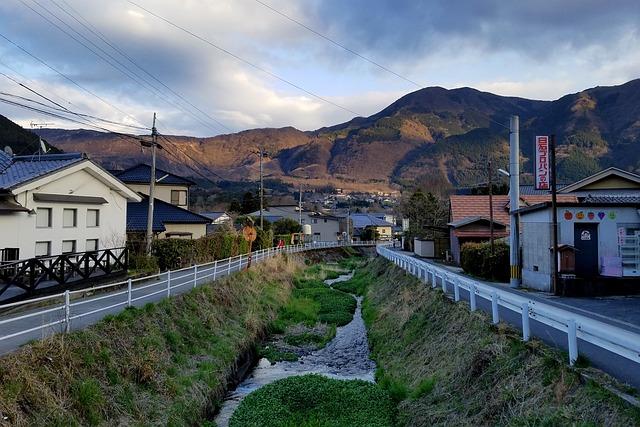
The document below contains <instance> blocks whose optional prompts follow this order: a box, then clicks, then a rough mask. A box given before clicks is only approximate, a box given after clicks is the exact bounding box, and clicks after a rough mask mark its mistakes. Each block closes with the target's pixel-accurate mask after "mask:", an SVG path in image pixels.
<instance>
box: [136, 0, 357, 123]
mask: <svg viewBox="0 0 640 427" xmlns="http://www.w3.org/2000/svg"><path fill="white" fill-rule="evenodd" d="M127 2H128V3H130V4H132V5H133V6H136V7H138V8H140V9H142V10H143V11H145V12H147V13H148V14H150V15H151V16H154V17H155V18H158V19H160V20H161V21H164V22H165V23H167V24H169V25H171V26H172V27H174V28H177V29H179V30H180V31H183V32H185V33H187V34H189V35H190V36H192V37H194V38H196V39H198V40H200V41H201V42H203V43H206V44H208V45H209V46H211V47H213V48H215V49H217V50H219V51H220V52H223V53H225V54H227V55H229V56H231V57H233V58H235V59H236V60H238V61H240V62H242V63H244V64H246V65H249V66H251V67H253V68H255V69H256V70H259V71H261V72H263V73H265V74H268V75H269V76H271V77H273V78H275V79H277V80H280V81H281V82H283V83H285V84H287V85H289V86H291V87H294V88H296V89H298V90H300V91H302V92H304V93H306V94H308V95H310V96H312V97H314V98H316V99H319V100H320V101H322V102H325V103H327V104H330V105H333V106H334V107H337V108H340V109H342V110H344V111H347V112H349V113H351V114H355V115H356V116H361V114H359V113H356V112H355V111H353V110H350V109H349V108H347V107H344V106H342V105H340V104H337V103H335V102H333V101H331V100H329V99H327V98H324V97H322V96H320V95H318V94H316V93H314V92H311V91H310V90H307V89H305V88H303V87H302V86H300V85H298V84H296V83H293V82H292V81H290V80H287V79H285V78H284V77H280V76H279V75H277V74H275V73H274V72H272V71H269V70H267V69H266V68H264V67H261V66H260V65H257V64H254V63H253V62H251V61H249V60H247V59H244V58H242V57H241V56H239V55H237V54H235V53H233V52H231V51H229V50H227V49H225V48H223V47H221V46H218V45H217V44H215V43H213V42H212V41H210V40H208V39H206V38H204V37H203V36H200V35H198V34H196V33H194V32H192V31H190V30H188V29H186V28H185V27H182V26H180V25H178V24H176V23H174V22H172V21H170V20H169V19H167V18H165V17H163V16H160V15H158V14H156V13H154V12H152V11H150V10H149V9H146V8H144V7H143V6H141V5H139V4H137V3H135V2H133V1H131V0H127Z"/></svg>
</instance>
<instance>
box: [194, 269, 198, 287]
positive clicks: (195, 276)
mask: <svg viewBox="0 0 640 427" xmlns="http://www.w3.org/2000/svg"><path fill="white" fill-rule="evenodd" d="M196 286H198V264H196V265H194V266H193V287H194V288H195V287H196Z"/></svg>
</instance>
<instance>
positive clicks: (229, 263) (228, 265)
mask: <svg viewBox="0 0 640 427" xmlns="http://www.w3.org/2000/svg"><path fill="white" fill-rule="evenodd" d="M230 275H231V257H229V258H227V276H230Z"/></svg>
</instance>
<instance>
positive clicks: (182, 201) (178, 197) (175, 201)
mask: <svg viewBox="0 0 640 427" xmlns="http://www.w3.org/2000/svg"><path fill="white" fill-rule="evenodd" d="M171 204H172V205H176V206H187V190H171Z"/></svg>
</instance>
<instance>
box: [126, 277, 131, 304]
mask: <svg viewBox="0 0 640 427" xmlns="http://www.w3.org/2000/svg"><path fill="white" fill-rule="evenodd" d="M127 307H131V278H129V280H127Z"/></svg>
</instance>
